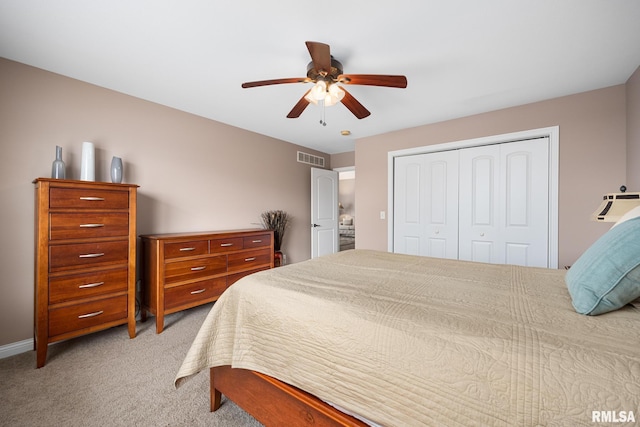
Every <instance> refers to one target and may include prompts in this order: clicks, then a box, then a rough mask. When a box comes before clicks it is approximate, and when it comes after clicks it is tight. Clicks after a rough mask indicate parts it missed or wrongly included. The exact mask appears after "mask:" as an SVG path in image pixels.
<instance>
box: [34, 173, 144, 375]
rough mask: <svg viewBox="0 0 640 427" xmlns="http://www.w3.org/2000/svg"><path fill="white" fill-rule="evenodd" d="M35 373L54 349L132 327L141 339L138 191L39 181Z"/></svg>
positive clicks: (126, 187)
mask: <svg viewBox="0 0 640 427" xmlns="http://www.w3.org/2000/svg"><path fill="white" fill-rule="evenodd" d="M34 183H35V184H36V213H35V225H36V230H35V255H36V256H35V345H36V353H37V356H36V358H37V361H36V366H37V367H38V368H40V367H42V366H44V364H45V361H46V358H47V347H48V344H49V343H52V342H55V341H59V340H63V339H68V338H72V337H76V336H79V335H84V334H87V333H91V332H95V331H99V330H102V329H107V328H110V327H113V326H116V325H123V324H127V325H128V332H129V337H130V338H134V337H135V336H136V318H135V288H136V286H135V283H136V195H137V194H136V193H137V187H138V186H137V185H131V184H111V183H106V182H88V181H72V180H58V179H47V178H38V179H36V180H35V181H34Z"/></svg>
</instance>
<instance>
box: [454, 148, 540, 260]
mask: <svg viewBox="0 0 640 427" xmlns="http://www.w3.org/2000/svg"><path fill="white" fill-rule="evenodd" d="M548 158H549V144H548V138H538V139H534V140H526V141H518V142H511V143H506V144H497V145H488V146H483V147H473V148H468V149H464V150H460V205H459V206H460V207H459V222H460V223H459V233H460V234H459V255H458V256H459V258H460V259H464V260H471V261H480V262H490V263H499V264H517V265H528V266H536V267H547V266H548V247H549V241H548V235H549V231H548V227H549V224H548V222H549V161H548Z"/></svg>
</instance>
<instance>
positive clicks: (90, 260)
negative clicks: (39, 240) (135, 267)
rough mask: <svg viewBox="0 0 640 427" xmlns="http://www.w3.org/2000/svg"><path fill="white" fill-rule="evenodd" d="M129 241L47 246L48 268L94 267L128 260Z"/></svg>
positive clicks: (124, 262) (58, 269)
mask: <svg viewBox="0 0 640 427" xmlns="http://www.w3.org/2000/svg"><path fill="white" fill-rule="evenodd" d="M128 255H129V242H128V241H126V240H122V241H116V242H100V243H80V244H75V245H52V246H51V247H50V248H49V270H50V271H51V272H54V271H62V270H66V269H74V268H83V267H94V266H100V265H103V264H124V265H126V264H127V262H128V259H129V258H128Z"/></svg>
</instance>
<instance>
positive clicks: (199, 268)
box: [191, 265, 207, 271]
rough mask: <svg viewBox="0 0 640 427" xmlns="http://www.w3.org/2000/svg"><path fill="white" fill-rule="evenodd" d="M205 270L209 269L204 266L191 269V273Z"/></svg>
mask: <svg viewBox="0 0 640 427" xmlns="http://www.w3.org/2000/svg"><path fill="white" fill-rule="evenodd" d="M205 268H207V267H206V266H204V265H203V266H202V267H191V271H202V270H204V269H205Z"/></svg>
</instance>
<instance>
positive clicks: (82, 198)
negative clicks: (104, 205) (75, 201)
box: [80, 197, 104, 202]
mask: <svg viewBox="0 0 640 427" xmlns="http://www.w3.org/2000/svg"><path fill="white" fill-rule="evenodd" d="M80 200H87V201H90V202H102V201H104V197H80Z"/></svg>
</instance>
